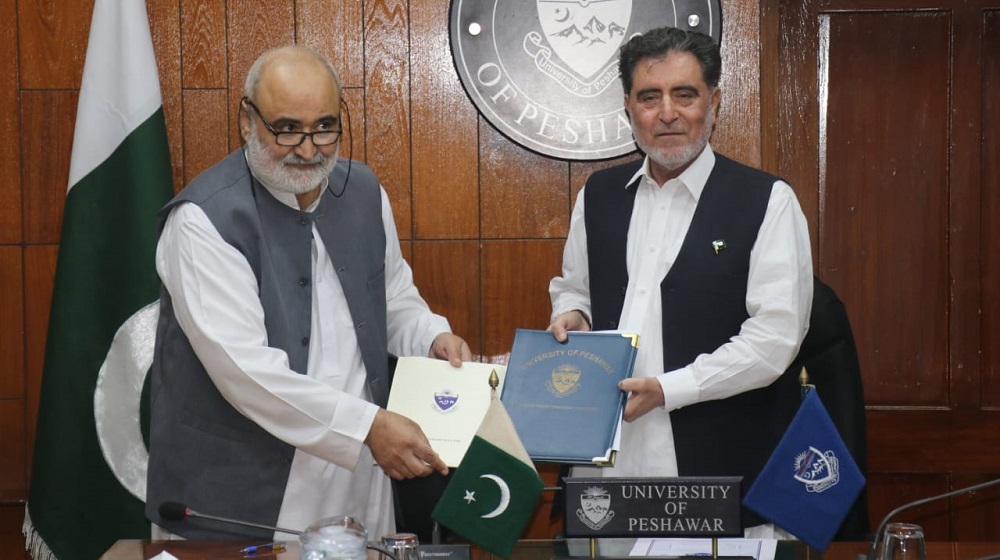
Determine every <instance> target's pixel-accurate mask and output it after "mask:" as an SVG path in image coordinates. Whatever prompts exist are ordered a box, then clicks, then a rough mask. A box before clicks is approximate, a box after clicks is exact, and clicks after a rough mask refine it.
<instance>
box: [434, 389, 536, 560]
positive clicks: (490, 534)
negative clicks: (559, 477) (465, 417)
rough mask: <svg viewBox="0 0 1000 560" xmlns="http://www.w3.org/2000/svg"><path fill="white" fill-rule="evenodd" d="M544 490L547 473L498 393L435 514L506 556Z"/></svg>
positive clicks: (435, 517) (477, 542) (488, 547)
mask: <svg viewBox="0 0 1000 560" xmlns="http://www.w3.org/2000/svg"><path fill="white" fill-rule="evenodd" d="M541 495H542V479H541V478H540V477H539V476H538V471H536V470H535V466H534V464H532V462H531V459H530V458H529V457H528V452H527V451H525V450H524V445H522V444H521V440H520V438H518V437H517V431H516V430H515V429H514V423H513V422H511V420H510V416H508V414H507V410H506V409H505V408H504V406H503V404H502V403H501V402H500V400H499V399H496V398H494V399H493V401H492V402H491V403H490V408H489V410H488V411H487V412H486V416H485V418H484V419H483V423H482V424H481V425H480V427H479V430H478V431H477V432H476V435H475V437H474V438H473V439H472V444H471V445H469V449H468V451H466V453H465V457H463V458H462V462H461V464H459V466H458V469H456V470H455V473H454V474H453V475H452V478H451V481H449V482H448V486H447V487H446V488H445V491H444V494H443V495H442V496H441V499H440V500H439V501H438V503H437V506H436V507H435V508H434V512H433V513H432V514H431V516H432V517H433V518H434V519H436V520H437V521H438V522H439V523H441V524H442V525H444V526H446V527H448V528H449V529H451V530H453V531H455V532H456V533H458V534H459V535H461V536H463V537H465V538H466V539H468V540H470V541H472V542H474V543H476V544H477V545H479V546H481V547H483V548H485V549H486V550H488V551H490V552H492V553H494V554H496V555H497V556H500V557H502V558H507V557H509V556H510V553H511V552H512V551H513V550H514V545H515V544H516V543H517V539H518V538H520V536H521V534H522V533H523V532H524V527H525V525H527V524H528V520H529V519H531V514H532V513H533V512H534V510H535V506H536V505H538V500H539V498H540V497H541Z"/></svg>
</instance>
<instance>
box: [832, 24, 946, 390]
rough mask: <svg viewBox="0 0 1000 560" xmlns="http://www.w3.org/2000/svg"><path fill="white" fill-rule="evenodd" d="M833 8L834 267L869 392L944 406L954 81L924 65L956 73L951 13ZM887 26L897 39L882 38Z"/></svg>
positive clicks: (834, 273)
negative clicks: (951, 50)
mask: <svg viewBox="0 0 1000 560" xmlns="http://www.w3.org/2000/svg"><path fill="white" fill-rule="evenodd" d="M824 18H825V19H826V21H827V22H828V25H829V51H828V56H827V57H826V61H825V64H826V68H827V69H828V76H827V78H828V80H829V82H828V84H829V85H828V88H827V90H826V91H825V92H823V94H822V95H823V96H824V97H826V98H827V99H828V105H827V108H826V121H825V129H824V128H823V124H824V123H823V122H821V125H820V126H821V134H822V135H823V136H822V137H821V139H820V143H821V145H822V146H823V152H822V153H821V154H820V158H821V162H823V163H821V165H822V166H823V168H821V173H820V180H821V184H820V196H821V197H822V199H823V205H824V211H823V213H822V215H821V216H820V219H821V225H820V232H821V233H820V235H821V236H824V240H823V242H822V244H821V246H822V252H823V254H822V257H821V259H822V261H823V262H824V264H825V265H826V266H827V267H828V268H827V272H826V274H825V276H826V278H827V279H828V280H829V281H830V283H831V284H832V285H833V286H835V289H837V290H838V293H839V294H840V296H841V299H843V300H844V302H845V304H846V305H847V307H848V309H851V310H852V313H853V317H854V319H855V321H854V331H855V332H854V334H855V337H856V339H857V340H858V341H860V342H861V343H860V344H859V348H858V350H859V356H860V359H861V369H862V371H864V372H865V377H866V380H867V381H868V382H867V383H866V385H865V393H866V399H867V401H868V403H870V404H872V403H877V404H885V405H899V404H925V405H938V406H942V405H947V404H948V386H947V383H948V380H947V371H948V347H949V341H948V338H947V337H948V323H947V321H946V320H945V319H946V318H947V316H948V315H947V313H948V302H949V293H948V288H949V280H950V278H949V269H948V247H947V242H948V217H949V216H948V202H949V201H948V191H949V189H948V113H949V107H948V99H949V92H948V82H947V80H933V81H928V80H927V79H926V76H928V75H932V76H946V75H948V70H949V60H948V52H949V48H948V45H949V33H948V30H949V21H948V18H947V17H946V16H945V15H943V14H940V13H926V12H911V13H905V12H902V13H900V12H897V13H890V14H878V13H876V14H864V13H835V14H830V15H826V16H824ZM889 28H891V29H893V32H894V40H893V41H892V42H891V43H890V42H884V41H880V39H881V37H882V35H883V33H884V30H885V29H889ZM875 42H878V44H879V48H872V45H874V44H875ZM821 56H823V53H821ZM888 92H892V95H891V99H892V101H891V103H890V102H888V99H889V97H888ZM914 115H919V116H920V118H914ZM824 132H825V134H824Z"/></svg>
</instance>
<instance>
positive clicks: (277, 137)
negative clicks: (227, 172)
mask: <svg viewBox="0 0 1000 560" xmlns="http://www.w3.org/2000/svg"><path fill="white" fill-rule="evenodd" d="M243 102H244V103H246V104H247V106H248V107H250V108H251V109H253V110H254V112H255V113H257V116H258V117H260V122H262V123H264V128H266V129H267V131H268V132H270V133H271V134H273V135H274V141H275V142H277V144H278V145H279V146H286V147H292V146H300V145H302V143H303V142H305V141H306V138H309V140H310V141H311V142H312V143H313V146H329V145H331V144H336V143H337V140H340V135H341V133H342V132H343V129H338V130H314V131H313V132H295V131H281V132H278V131H277V130H274V127H273V126H271V123H269V122H267V119H265V118H264V115H262V114H261V113H260V109H258V108H257V106H256V105H254V104H253V101H250V99H249V98H247V97H244V98H243Z"/></svg>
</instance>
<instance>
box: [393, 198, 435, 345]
mask: <svg viewBox="0 0 1000 560" xmlns="http://www.w3.org/2000/svg"><path fill="white" fill-rule="evenodd" d="M382 223H383V224H384V226H385V303H386V315H387V319H388V322H387V327H388V334H389V352H390V353H391V354H394V355H396V356H427V355H428V353H429V352H430V349H431V343H433V342H434V337H436V336H437V335H439V334H441V333H445V332H449V333H450V332H451V326H450V325H449V324H448V320H447V319H445V318H444V317H442V316H441V315H437V314H435V313H434V312H432V311H431V309H430V307H429V306H428V305H427V302H425V301H424V298H423V297H421V296H420V292H418V291H417V287H416V286H415V285H414V284H413V271H412V270H410V265H408V264H407V263H406V260H405V259H403V253H402V251H401V249H400V247H399V234H398V233H397V232H396V222H395V221H394V220H393V217H392V207H391V206H390V204H389V196H388V195H387V194H386V192H385V189H384V188H383V189H382Z"/></svg>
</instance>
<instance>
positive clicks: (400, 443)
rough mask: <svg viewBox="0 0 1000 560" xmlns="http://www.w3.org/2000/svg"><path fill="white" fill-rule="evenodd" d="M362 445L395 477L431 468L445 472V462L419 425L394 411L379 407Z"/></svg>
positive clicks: (421, 473)
mask: <svg viewBox="0 0 1000 560" xmlns="http://www.w3.org/2000/svg"><path fill="white" fill-rule="evenodd" d="M365 444H366V445H368V448H369V449H371V450H372V456H374V457H375V462H377V463H378V464H379V466H380V467H382V470H383V471H385V474H387V475H389V476H391V477H392V478H395V479H396V480H402V479H404V478H414V477H418V476H427V475H429V474H431V473H432V472H434V471H437V472H439V473H441V474H442V475H447V474H448V465H446V464H445V463H444V461H443V460H441V457H439V456H438V454H437V453H435V452H434V450H433V449H431V444H430V442H428V441H427V436H425V435H424V432H423V430H421V429H420V426H418V425H417V423H416V422H414V421H413V420H410V419H409V418H407V417H405V416H402V415H400V414H396V413H395V412H389V411H388V410H385V409H382V408H380V409H379V411H378V412H377V413H376V414H375V421H374V422H372V427H371V429H370V430H368V437H367V438H365Z"/></svg>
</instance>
